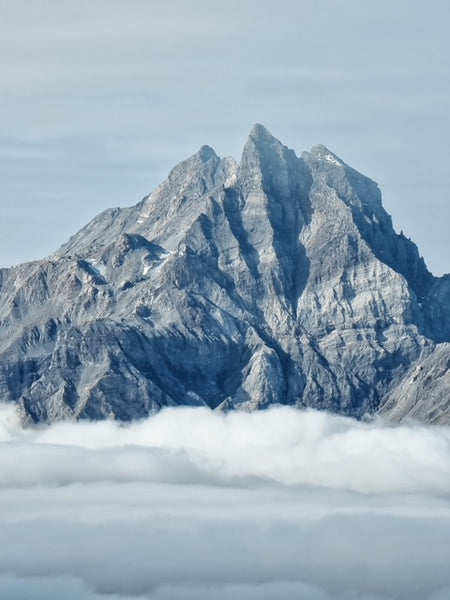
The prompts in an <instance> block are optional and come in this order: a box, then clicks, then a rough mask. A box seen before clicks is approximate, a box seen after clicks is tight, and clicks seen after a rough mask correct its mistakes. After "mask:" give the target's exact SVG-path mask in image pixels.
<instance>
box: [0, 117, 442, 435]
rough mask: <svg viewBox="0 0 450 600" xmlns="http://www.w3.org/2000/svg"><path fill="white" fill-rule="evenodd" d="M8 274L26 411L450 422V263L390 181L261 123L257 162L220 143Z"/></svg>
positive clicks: (9, 376)
mask: <svg viewBox="0 0 450 600" xmlns="http://www.w3.org/2000/svg"><path fill="white" fill-rule="evenodd" d="M0 285H1V288H0V320H1V321H0V394H1V396H0V397H1V399H2V400H3V401H12V402H16V403H17V404H18V405H19V407H20V409H21V412H22V415H23V418H24V419H25V420H27V419H28V420H31V421H35V422H40V421H54V420H60V419H66V418H71V419H73V418H75V419H77V418H90V419H102V418H116V419H121V420H131V419H136V418H141V417H144V416H146V415H148V414H149V413H150V412H152V411H157V410H159V409H160V408H161V407H164V406H175V405H198V406H209V407H210V408H213V409H224V410H225V409H233V408H236V409H242V410H256V409H259V408H265V407H267V406H268V405H270V404H273V403H280V404H289V405H294V406H297V407H298V408H302V407H307V406H310V407H314V408H317V409H323V410H328V411H332V412H336V413H340V414H344V415H351V416H354V417H357V418H363V417H364V416H365V415H371V414H374V413H377V412H378V411H380V409H381V412H382V414H383V415H384V418H386V419H392V420H399V419H403V418H407V417H409V416H412V417H414V418H418V419H420V420H423V421H426V422H433V423H439V422H441V423H442V422H449V421H450V409H449V406H448V390H449V387H450V385H449V364H450V345H449V344H447V343H446V342H449V341H450V278H449V276H444V277H442V278H436V277H434V276H433V275H431V273H429V271H428V270H427V268H426V266H425V263H424V261H423V259H422V258H420V256H419V254H418V251H417V248H416V246H415V245H414V244H413V243H412V242H411V241H410V240H408V239H407V238H405V237H404V236H403V235H402V234H400V235H398V234H396V233H395V231H394V230H393V227H392V222H391V218H390V217H389V215H388V214H387V213H386V211H385V210H384V209H383V207H382V204H381V195H380V192H379V189H378V187H377V185H376V184H375V183H374V182H373V181H371V180H370V179H368V178H366V177H364V176H363V175H361V174H359V173H357V172H356V171H355V170H353V169H351V168H350V167H348V166H347V165H346V164H345V163H344V162H342V161H341V160H340V159H339V158H338V157H337V156H335V155H334V154H333V153H331V152H330V151H328V150H327V149H326V148H325V147H324V146H317V147H315V148H313V149H312V150H311V152H309V153H306V152H305V153H303V154H302V156H301V158H299V157H297V156H296V154H295V153H294V151H293V150H290V149H288V148H286V147H285V146H283V144H281V143H280V142H279V141H278V140H276V139H275V138H274V137H272V135H271V134H270V133H269V132H268V131H267V130H266V129H265V128H264V127H263V126H261V125H255V126H254V128H253V129H252V131H251V133H250V136H249V138H248V140H247V142H246V144H245V147H244V150H243V154H242V157H241V160H240V163H239V165H238V164H237V163H236V162H235V161H234V160H233V159H232V158H224V159H221V158H219V157H218V156H217V155H216V154H215V152H214V151H213V150H212V149H211V148H209V147H208V146H203V147H202V148H201V149H200V151H199V152H198V153H197V154H195V155H194V156H192V157H191V158H189V159H187V160H186V161H184V162H182V163H181V164H179V165H178V166H177V167H175V168H174V169H173V170H172V171H171V173H170V174H169V176H168V179H167V180H166V181H165V182H164V183H162V184H161V185H160V186H159V187H158V188H157V189H156V190H155V191H154V192H152V193H151V194H150V195H149V196H146V197H145V198H144V199H143V200H142V201H141V202H140V203H139V204H137V205H135V206H133V207H131V208H124V209H119V208H115V209H110V210H107V211H105V212H104V213H102V214H100V215H99V216H97V217H96V218H95V219H94V220H93V221H91V223H89V224H88V225H87V226H86V227H84V228H83V229H82V230H81V231H80V232H79V233H77V234H76V235H75V236H73V237H72V238H71V239H70V240H69V241H68V242H67V244H65V245H64V246H63V247H62V248H61V249H60V250H59V251H58V252H56V253H55V254H54V255H52V256H50V257H49V258H47V259H44V260H41V261H37V262H32V263H26V264H23V265H20V266H18V267H14V268H12V269H3V270H0ZM427 373H428V374H431V376H425V375H426V374H427ZM432 373H435V374H436V377H434V376H433V375H432ZM414 377H416V379H414ZM397 399H401V405H399V402H400V400H399V401H397Z"/></svg>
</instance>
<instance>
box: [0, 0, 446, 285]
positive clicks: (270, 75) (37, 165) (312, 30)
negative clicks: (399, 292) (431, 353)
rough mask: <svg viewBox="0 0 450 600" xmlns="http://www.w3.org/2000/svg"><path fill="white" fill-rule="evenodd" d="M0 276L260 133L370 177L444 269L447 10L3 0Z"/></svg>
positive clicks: (392, 5)
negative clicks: (330, 156) (197, 162)
mask: <svg viewBox="0 0 450 600" xmlns="http://www.w3.org/2000/svg"><path fill="white" fill-rule="evenodd" d="M0 8H1V10H0V32H1V36H0V56H1V59H0V60H1V63H0V64H1V72H2V83H1V93H0V134H1V135H0V211H1V212H0V266H5V267H6V266H11V265H13V264H17V263H19V262H22V261H26V260H33V259H37V258H42V257H44V256H46V255H48V254H50V253H52V252H53V251H55V250H56V249H57V248H58V247H59V246H60V245H61V244H62V243H63V242H65V241H66V240H67V239H68V237H69V236H70V235H72V234H73V233H75V232H76V231H77V230H78V229H79V228H81V227H82V226H83V225H84V224H86V223H87V222H88V221H89V220H90V219H91V218H92V217H94V216H95V215H96V214H98V213H99V212H100V211H102V210H104V209H106V208H109V207H112V206H129V205H132V204H135V203H136V202H138V201H139V200H140V199H141V198H142V197H143V196H145V195H146V194H147V193H149V192H150V191H151V190H152V189H154V188H155V187H156V185H158V184H159V183H160V182H161V181H162V180H163V179H164V178H165V177H166V175H167V174H168V172H169V170H170V169H171V168H172V167H173V166H174V165H175V164H177V163H178V162H180V161H181V160H183V159H185V158H187V157H188V156H190V155H191V154H193V153H195V152H196V151H197V150H198V149H199V148H200V146H202V145H203V144H208V145H210V146H212V147H213V148H214V149H215V150H216V152H217V153H218V154H219V155H220V156H226V155H233V156H235V157H236V158H237V159H239V156H240V153H241V151H242V147H243V145H244V143H245V139H246V137H247V135H248V133H249V132H250V129H251V127H252V125H253V124H254V123H255V122H259V123H263V124H264V125H265V126H266V127H267V128H268V129H269V130H270V131H271V132H272V134H273V135H274V136H275V137H277V138H278V139H280V140H281V141H282V142H283V143H285V144H286V145H288V146H289V147H291V148H293V149H294V150H295V151H296V152H297V154H300V153H301V152H302V151H303V150H309V149H310V148H311V147H312V146H314V145H316V144H319V143H321V144H324V145H326V146H327V147H328V148H329V149H330V150H332V151H333V152H334V153H335V154H337V155H338V156H340V157H341V158H342V159H343V160H344V161H345V162H347V163H348V164H350V165H351V166H352V167H354V168H356V169H357V170H359V171H361V172H363V173H364V174H366V175H368V176H369V177H371V178H372V179H374V180H375V181H377V182H378V184H379V185H380V188H381V190H382V192H383V197H384V206H385V208H386V210H387V211H388V212H389V213H390V214H391V215H392V216H393V220H394V226H395V228H396V230H397V231H398V232H400V230H403V232H404V233H405V235H407V236H408V237H411V238H412V239H413V240H414V241H415V242H416V243H417V244H418V246H419V251H420V253H421V255H423V256H424V258H425V261H426V263H427V265H428V266H429V268H430V269H431V270H432V272H434V273H435V274H436V275H441V274H442V273H444V272H448V271H450V265H449V260H448V257H449V256H450V236H449V235H448V223H449V222H450V202H449V197H450V194H449V191H450V178H449V174H448V164H449V160H450V156H449V147H450V144H449V141H450V140H449V136H450V126H449V125H450V123H449V119H450V111H449V104H450V103H449V97H450V77H449V75H450V73H449V70H450V69H449V66H450V65H449V58H450V41H449V36H448V31H449V30H450V11H449V10H448V0H396V1H395V2H392V1H391V0H378V1H377V2H372V1H370V2H369V1H366V0H345V1H344V0H276V1H275V0H258V1H256V0H247V1H242V0H241V1H240V2H237V1H235V0H228V1H227V2H211V1H210V0H209V1H206V0H183V1H181V0H172V1H167V0H165V1H159V0H129V1H128V2H126V3H125V2H122V1H119V0H89V1H87V0H78V2H73V1H72V0H71V1H70V2H69V1H67V0H45V1H44V0H34V1H33V2H28V1H25V0H14V1H13V0H0Z"/></svg>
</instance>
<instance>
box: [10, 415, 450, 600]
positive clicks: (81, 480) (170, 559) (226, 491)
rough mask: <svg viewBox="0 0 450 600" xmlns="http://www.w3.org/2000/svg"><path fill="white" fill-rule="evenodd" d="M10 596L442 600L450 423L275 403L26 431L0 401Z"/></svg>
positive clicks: (446, 587) (448, 549) (448, 544)
mask: <svg viewBox="0 0 450 600" xmlns="http://www.w3.org/2000/svg"><path fill="white" fill-rule="evenodd" d="M0 442H1V443H0V514H1V515H2V519H1V522H0V538H1V540H2V544H1V545H0V596H1V597H2V598H8V600H23V598H30V599H32V600H60V598H65V599H67V600H72V599H73V600H78V599H79V598H83V599H84V600H132V599H133V600H229V599H230V598H239V599H240V600H273V599H274V598H277V599H279V600H298V599H299V598H301V599H302V600H403V599H405V600H406V599H408V600H448V598H450V573H449V570H448V556H449V555H450V503H449V499H450V428H449V427H433V428H431V427H427V426H424V425H418V424H409V425H408V424H402V425H400V426H398V427H387V426H383V425H382V424H381V423H377V422H373V423H360V422H357V421H354V420H352V419H348V418H344V417H339V416H336V415H329V414H326V413H319V412H316V411H312V410H308V411H298V410H296V409H294V408H291V407H273V408H271V409H269V410H267V411H260V412H255V413H250V414H249V413H239V412H233V413H228V414H223V413H214V412H212V411H210V410H209V409H204V408H178V409H166V410H163V411H162V412H160V413H158V414H157V415H154V416H153V417H151V418H149V419H147V420H143V421H140V422H135V423H133V424H131V425H126V426H124V425H123V424H122V425H121V424H118V423H114V422H112V421H102V422H91V423H88V422H84V423H83V422H80V423H68V422H66V423H59V424H54V425H52V426H49V427H47V426H41V427H39V428H37V427H36V428H28V429H23V428H22V427H21V424H20V422H19V420H18V418H17V414H16V413H15V412H14V407H12V406H11V405H1V404H0Z"/></svg>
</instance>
